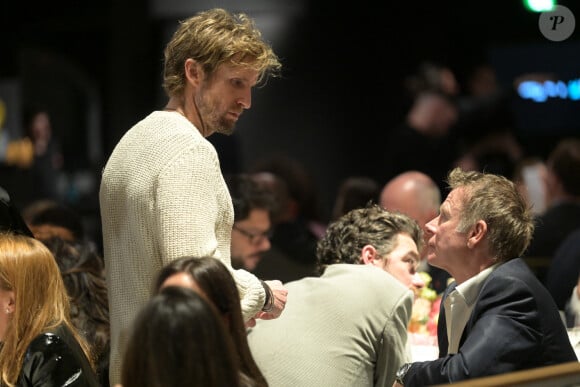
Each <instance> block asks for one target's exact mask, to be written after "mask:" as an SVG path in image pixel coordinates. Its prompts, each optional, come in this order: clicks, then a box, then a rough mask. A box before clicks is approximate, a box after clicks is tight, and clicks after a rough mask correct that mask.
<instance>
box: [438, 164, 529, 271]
mask: <svg viewBox="0 0 580 387" xmlns="http://www.w3.org/2000/svg"><path fill="white" fill-rule="evenodd" d="M447 182H448V183H449V187H450V188H451V189H457V188H462V189H463V190H464V195H463V202H462V203H461V204H462V210H461V218H460V222H459V225H458V231H459V232H466V231H468V230H469V228H470V227H472V226H473V225H474V224H475V223H477V222H478V221H479V220H483V221H485V223H486V224H487V228H488V238H489V249H490V254H492V255H494V256H495V257H497V259H498V260H499V261H507V260H510V259H512V258H516V257H519V256H521V255H522V254H523V253H524V251H525V250H526V249H527V247H528V245H529V243H530V241H531V239H532V235H533V232H534V218H533V213H532V211H531V207H530V206H529V204H528V203H527V202H526V200H525V198H524V197H523V196H522V195H521V193H520V192H519V190H518V189H517V188H516V186H515V184H514V183H513V182H512V181H510V180H508V179H507V178H505V177H503V176H499V175H495V174H491V173H481V172H476V171H467V172H466V171H463V170H461V169H460V168H455V169H453V170H452V171H450V172H449V175H448V177H447Z"/></svg>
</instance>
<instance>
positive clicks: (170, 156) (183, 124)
mask: <svg viewBox="0 0 580 387" xmlns="http://www.w3.org/2000/svg"><path fill="white" fill-rule="evenodd" d="M280 67H281V65H280V62H279V60H278V58H277V56H276V55H275V54H274V52H273V51H272V48H271V47H270V46H269V45H268V44H267V43H266V42H264V40H263V39H262V37H261V34H260V32H259V31H258V30H257V29H256V27H255V25H254V23H253V21H252V20H251V19H249V18H248V16H246V15H244V14H237V15H232V14H230V13H229V12H227V11H225V10H223V9H213V10H208V11H205V12H200V13H198V14H197V15H195V16H193V17H191V18H189V19H187V20H185V21H184V22H182V23H181V24H180V26H179V28H178V29H177V31H176V32H175V34H174V35H173V38H172V39H171V41H170V42H169V43H168V45H167V47H166V49H165V70H164V82H163V87H164V89H165V91H166V92H167V94H168V96H169V101H168V103H167V106H166V107H165V109H163V110H162V111H154V112H153V113H151V114H150V115H149V116H147V117H146V118H144V119H143V120H141V121H140V122H138V123H137V124H136V125H135V126H133V127H132V128H131V129H130V130H129V131H128V132H127V133H126V134H125V135H124V136H123V138H122V139H121V140H120V141H119V143H118V144H117V146H116V147H115V149H114V150H113V152H112V154H111V156H110V158H109V160H108V161H107V165H106V166H105V169H104V171H103V175H102V181H101V187H100V192H99V200H100V206H101V218H102V225H103V245H104V258H105V264H106V271H107V282H108V286H109V294H110V301H109V303H110V319H111V365H110V382H111V385H115V384H117V383H120V368H121V364H120V362H121V357H122V354H123V350H124V348H125V345H126V342H127V338H128V329H129V328H130V327H131V324H132V322H133V319H134V317H135V315H136V313H137V311H138V310H139V308H140V307H141V306H142V305H143V304H145V302H146V301H147V300H148V299H149V297H150V294H151V289H152V285H153V278H154V277H155V275H156V274H157V272H158V270H159V269H160V268H161V267H162V266H164V265H165V264H167V263H168V262H170V261H172V260H174V259H176V258H177V257H181V256H185V255H192V256H200V257H202V256H206V255H209V256H213V257H215V258H216V259H219V260H220V261H222V262H224V263H225V264H226V266H228V267H229V268H230V269H231V270H232V274H233V276H234V278H235V280H236V284H237V287H238V290H239V292H240V298H241V306H242V313H243V316H244V319H245V321H246V323H247V324H248V325H252V324H253V323H255V321H254V319H255V318H261V319H273V318H276V317H278V316H279V315H280V314H281V313H282V311H283V309H284V307H285V304H286V294H287V291H286V288H285V287H284V286H283V285H282V283H281V282H280V281H277V280H276V281H267V282H263V281H260V280H259V279H258V278H256V277H255V276H254V275H253V274H251V273H249V272H247V271H244V270H233V269H232V268H231V263H230V239H231V232H232V224H233V221H234V212H233V207H232V201H231V198H230V195H229V193H228V189H227V187H226V184H225V182H224V179H223V177H222V174H221V171H220V165H219V160H218V157H217V152H216V150H215V148H214V147H213V146H212V145H211V144H210V142H209V141H207V140H206V137H208V136H210V135H211V134H213V133H216V132H217V133H222V134H227V135H229V134H231V133H233V131H234V126H235V123H236V121H237V120H238V118H239V117H240V115H241V114H242V112H243V111H244V110H245V109H249V108H250V106H251V92H252V88H253V87H254V86H256V85H257V84H258V83H259V82H261V81H263V80H265V79H266V78H267V77H268V76H269V75H276V73H277V71H278V70H279V69H280Z"/></svg>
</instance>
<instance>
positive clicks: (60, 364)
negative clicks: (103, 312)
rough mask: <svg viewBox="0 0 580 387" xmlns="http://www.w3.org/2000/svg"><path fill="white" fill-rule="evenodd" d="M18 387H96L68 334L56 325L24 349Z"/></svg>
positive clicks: (95, 380)
mask: <svg viewBox="0 0 580 387" xmlns="http://www.w3.org/2000/svg"><path fill="white" fill-rule="evenodd" d="M16 385H17V386H18V387H56V386H67V387H99V383H98V381H97V377H96V375H95V373H94V371H93V370H92V368H91V366H90V364H89V361H88V360H87V358H86V356H85V355H84V352H83V351H82V349H81V347H80V345H79V344H78V342H77V341H76V340H75V339H74V337H73V336H72V334H71V332H70V331H69V330H68V329H67V328H66V327H64V326H59V327H58V328H56V329H55V330H54V331H53V332H49V333H43V334H41V335H39V336H37V337H36V338H35V339H34V340H33V341H32V342H31V343H30V345H29V346H28V349H27V350H26V354H25V356H24V363H23V366H22V370H21V372H20V377H19V378H18V382H17V383H16Z"/></svg>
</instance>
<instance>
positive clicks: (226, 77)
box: [194, 64, 259, 136]
mask: <svg viewBox="0 0 580 387" xmlns="http://www.w3.org/2000/svg"><path fill="white" fill-rule="evenodd" d="M258 75H259V73H258V72H257V71H256V70H252V69H249V68H245V67H240V66H234V65H231V64H222V65H220V66H219V67H218V68H217V70H216V71H215V73H214V74H213V75H212V76H211V78H210V79H206V80H205V81H204V82H203V83H202V84H201V85H200V87H199V89H198V90H197V93H196V94H195V95H194V101H195V104H196V106H197V109H198V111H199V115H200V118H201V120H202V121H203V123H202V126H205V130H206V136H207V135H209V134H211V133H214V132H217V133H222V134H227V135H229V134H232V133H233V131H234V126H235V125H236V122H237V121H238V118H239V117H240V115H241V114H242V112H243V111H244V110H245V109H249V108H250V107H251V106H252V88H253V87H254V86H255V85H256V82H257V80H258Z"/></svg>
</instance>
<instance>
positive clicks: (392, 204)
mask: <svg viewBox="0 0 580 387" xmlns="http://www.w3.org/2000/svg"><path fill="white" fill-rule="evenodd" d="M379 204H380V206H381V207H383V208H385V209H386V210H388V211H398V212H401V213H403V214H405V215H407V216H409V217H410V218H412V219H414V220H415V221H416V222H417V223H419V226H421V227H422V228H423V231H424V230H425V225H426V224H427V223H428V222H429V221H430V220H431V219H433V218H435V217H436V216H437V215H438V214H439V206H440V205H441V191H440V189H439V187H438V185H437V184H436V183H435V182H434V181H433V179H431V178H430V177H429V176H428V175H426V174H425V173H422V172H419V171H406V172H403V173H401V174H399V175H397V176H395V177H394V178H392V179H391V180H389V181H388V182H387V184H385V186H384V187H383V189H382V191H381V196H380V203H379ZM426 253H427V246H426V244H425V245H424V247H423V249H422V251H421V262H420V264H419V269H418V270H419V271H426V272H428V273H429V275H430V276H431V278H432V287H433V289H434V290H435V291H436V292H437V293H442V292H443V291H444V290H445V288H446V287H447V280H448V279H449V277H450V276H449V274H448V273H447V272H446V271H444V270H442V269H439V268H437V267H434V266H430V265H429V264H428V263H427V259H426V257H427V255H426Z"/></svg>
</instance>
